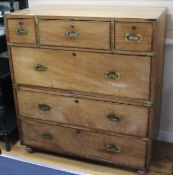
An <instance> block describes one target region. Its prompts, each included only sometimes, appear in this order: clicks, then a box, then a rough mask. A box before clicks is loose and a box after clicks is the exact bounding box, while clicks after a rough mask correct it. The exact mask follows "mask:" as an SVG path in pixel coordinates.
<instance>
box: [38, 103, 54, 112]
mask: <svg viewBox="0 0 173 175" xmlns="http://www.w3.org/2000/svg"><path fill="white" fill-rule="evenodd" d="M38 108H39V109H40V110H42V111H50V110H51V107H50V106H49V105H47V104H38Z"/></svg>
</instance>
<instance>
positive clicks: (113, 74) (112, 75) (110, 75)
mask: <svg viewBox="0 0 173 175" xmlns="http://www.w3.org/2000/svg"><path fill="white" fill-rule="evenodd" d="M105 76H106V77H107V78H110V79H117V80H118V79H120V78H121V74H120V73H118V72H115V71H109V72H106V73H105Z"/></svg>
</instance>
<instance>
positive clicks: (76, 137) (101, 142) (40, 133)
mask: <svg viewBox="0 0 173 175" xmlns="http://www.w3.org/2000/svg"><path fill="white" fill-rule="evenodd" d="M20 127H21V133H22V144H24V145H28V146H32V147H37V148H41V149H43V150H49V151H53V152H58V153H64V154H71V155H78V156H82V157H87V158H90V157H91V158H92V159H96V160H101V161H110V162H112V163H113V162H115V163H116V162H117V163H121V164H125V165H128V166H131V167H137V168H143V167H144V166H145V156H146V142H145V141H143V140H140V139H139V140H138V139H135V138H129V137H122V136H111V135H106V134H102V133H94V132H89V131H84V130H78V129H72V128H66V127H60V126H55V125H48V124H45V123H41V122H33V121H28V120H21V121H20Z"/></svg>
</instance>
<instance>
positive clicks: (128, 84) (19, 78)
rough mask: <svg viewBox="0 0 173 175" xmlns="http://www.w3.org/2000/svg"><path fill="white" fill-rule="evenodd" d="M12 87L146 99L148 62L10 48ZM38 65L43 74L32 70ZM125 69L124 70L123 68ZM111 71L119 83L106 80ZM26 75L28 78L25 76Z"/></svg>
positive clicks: (146, 58) (137, 59) (134, 59)
mask: <svg viewBox="0 0 173 175" xmlns="http://www.w3.org/2000/svg"><path fill="white" fill-rule="evenodd" d="M12 54H13V64H14V74H15V78H16V83H19V84H26V85H35V86H44V87H51V88H59V89H67V90H75V91H84V92H90V93H100V94H107V95H114V96H123V97H129V98H139V99H148V98H149V83H150V58H149V57H140V56H125V55H111V54H97V53H87V52H75V54H76V56H73V52H70V51H66V52H64V51H57V50H47V49H42V50H40V49H30V48H17V47H16V48H15V47H13V48H12ZM37 64H42V65H44V66H46V67H47V70H46V71H45V72H37V71H35V70H34V66H35V65H37ZM127 65H128V66H127ZM109 71H115V72H118V73H120V74H121V78H120V79H109V78H107V77H106V76H105V73H107V72H109ZM28 75H29V76H28Z"/></svg>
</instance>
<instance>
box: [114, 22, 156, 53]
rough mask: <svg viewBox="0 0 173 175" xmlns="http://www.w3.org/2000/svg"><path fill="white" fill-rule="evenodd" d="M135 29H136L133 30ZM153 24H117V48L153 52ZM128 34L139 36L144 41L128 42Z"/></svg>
mask: <svg viewBox="0 0 173 175" xmlns="http://www.w3.org/2000/svg"><path fill="white" fill-rule="evenodd" d="M133 27H135V28H136V29H132V28H133ZM152 30H153V29H152V24H151V23H134V22H130V23H127V22H126V23H122V22H116V23H115V46H116V49H117V50H129V51H151V50H152V32H153V31H152ZM127 34H139V35H141V36H142V41H139V42H136V41H127V40H126V39H125V38H126V35H127Z"/></svg>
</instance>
